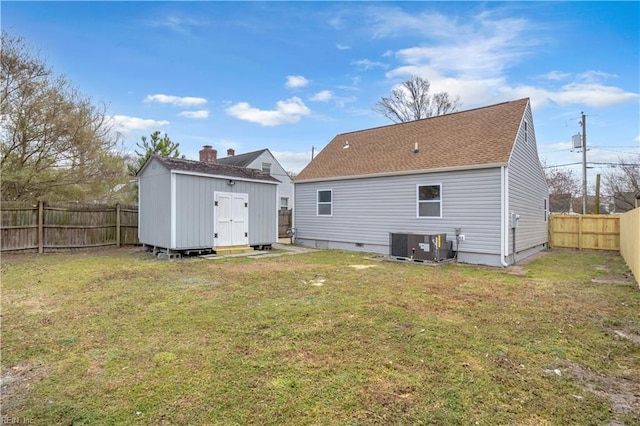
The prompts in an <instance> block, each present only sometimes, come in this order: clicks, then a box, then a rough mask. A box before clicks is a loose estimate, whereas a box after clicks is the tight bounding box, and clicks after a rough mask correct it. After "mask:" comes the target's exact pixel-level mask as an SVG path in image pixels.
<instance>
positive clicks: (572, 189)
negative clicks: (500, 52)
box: [543, 162, 580, 213]
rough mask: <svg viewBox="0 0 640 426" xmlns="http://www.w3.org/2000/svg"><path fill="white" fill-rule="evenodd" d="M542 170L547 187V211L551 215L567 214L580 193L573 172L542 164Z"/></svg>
mask: <svg viewBox="0 0 640 426" xmlns="http://www.w3.org/2000/svg"><path fill="white" fill-rule="evenodd" d="M543 170H544V174H545V177H546V179H547V185H548V186H549V210H550V211H551V212H553V213H568V212H569V211H571V210H572V209H571V205H572V203H573V200H574V199H575V198H576V196H577V195H578V193H579V192H580V180H579V179H578V178H577V177H576V175H575V174H574V172H573V170H560V169H558V168H557V167H550V166H547V165H546V164H545V163H544V162H543Z"/></svg>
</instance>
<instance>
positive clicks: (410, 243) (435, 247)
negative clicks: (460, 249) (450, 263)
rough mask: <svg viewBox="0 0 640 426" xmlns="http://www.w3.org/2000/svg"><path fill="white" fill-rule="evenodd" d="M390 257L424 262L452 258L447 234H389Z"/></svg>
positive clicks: (450, 244)
mask: <svg viewBox="0 0 640 426" xmlns="http://www.w3.org/2000/svg"><path fill="white" fill-rule="evenodd" d="M389 248H390V251H391V253H390V254H391V256H393V257H396V258H402V259H408V260H414V261H424V260H432V261H438V260H443V259H448V258H451V257H452V253H451V248H452V243H450V242H447V234H433V235H424V234H411V233H407V234H402V233H391V234H389Z"/></svg>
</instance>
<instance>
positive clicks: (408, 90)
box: [373, 76, 462, 123]
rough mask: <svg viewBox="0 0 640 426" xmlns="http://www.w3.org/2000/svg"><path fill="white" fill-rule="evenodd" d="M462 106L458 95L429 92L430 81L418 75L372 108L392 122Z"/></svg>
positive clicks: (441, 113)
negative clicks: (453, 96)
mask: <svg viewBox="0 0 640 426" xmlns="http://www.w3.org/2000/svg"><path fill="white" fill-rule="evenodd" d="M460 106H462V103H461V102H460V98H459V97H457V96H456V97H455V98H452V97H451V96H450V95H449V93H447V92H440V93H434V94H432V93H431V83H429V80H426V79H424V78H422V77H419V76H412V77H411V79H410V80H407V81H405V82H403V83H402V85H401V86H399V87H396V88H394V89H393V90H392V91H391V96H388V97H387V96H383V97H382V98H380V100H379V101H378V102H376V104H375V105H374V106H373V110H374V111H375V112H377V113H379V114H381V115H383V116H385V117H387V118H388V119H389V120H391V121H393V122H394V123H405V122H407V121H413V120H419V119H421V118H429V117H434V116H437V115H443V114H448V113H450V112H455V111H457V110H458V108H459V107H460Z"/></svg>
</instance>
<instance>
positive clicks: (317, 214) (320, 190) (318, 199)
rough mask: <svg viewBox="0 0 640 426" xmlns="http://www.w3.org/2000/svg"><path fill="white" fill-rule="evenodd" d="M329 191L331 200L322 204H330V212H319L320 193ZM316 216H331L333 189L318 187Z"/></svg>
mask: <svg viewBox="0 0 640 426" xmlns="http://www.w3.org/2000/svg"><path fill="white" fill-rule="evenodd" d="M325 191H329V192H330V193H331V201H330V202H328V203H327V202H326V201H324V202H322V204H329V205H330V206H331V214H320V193H321V192H325ZM316 216H321V217H331V216H333V189H318V191H317V192H316Z"/></svg>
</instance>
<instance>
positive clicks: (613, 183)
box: [603, 154, 640, 212]
mask: <svg viewBox="0 0 640 426" xmlns="http://www.w3.org/2000/svg"><path fill="white" fill-rule="evenodd" d="M618 160H619V164H618V165H616V166H615V167H614V168H612V169H609V170H606V171H605V172H604V173H603V177H604V187H605V189H606V191H607V193H608V195H610V196H611V197H613V203H614V208H615V211H616V212H624V211H628V210H632V209H633V208H634V207H635V197H636V194H638V193H640V154H637V155H636V156H632V157H630V158H628V159H624V158H622V157H620V158H619V159H618Z"/></svg>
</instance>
